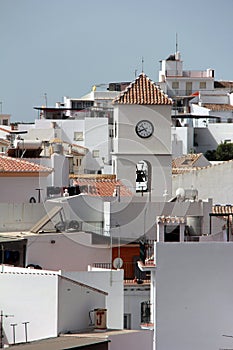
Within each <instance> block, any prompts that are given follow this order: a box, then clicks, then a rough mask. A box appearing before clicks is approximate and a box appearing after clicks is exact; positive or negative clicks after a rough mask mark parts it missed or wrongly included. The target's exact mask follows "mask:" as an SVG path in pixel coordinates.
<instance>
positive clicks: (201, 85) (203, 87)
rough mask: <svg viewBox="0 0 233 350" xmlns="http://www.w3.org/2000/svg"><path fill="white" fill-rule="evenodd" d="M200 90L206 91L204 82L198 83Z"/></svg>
mask: <svg viewBox="0 0 233 350" xmlns="http://www.w3.org/2000/svg"><path fill="white" fill-rule="evenodd" d="M200 89H206V81H201V82H200Z"/></svg>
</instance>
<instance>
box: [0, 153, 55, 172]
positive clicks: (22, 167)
mask: <svg viewBox="0 0 233 350" xmlns="http://www.w3.org/2000/svg"><path fill="white" fill-rule="evenodd" d="M51 172H52V169H50V168H46V167H44V166H42V165H39V164H35V163H31V162H28V161H26V160H23V159H21V158H11V157H6V156H1V155H0V176H4V175H7V174H15V175H16V176H19V174H24V175H25V174H29V173H30V174H34V175H36V174H45V175H46V174H47V175H48V174H49V173H51Z"/></svg>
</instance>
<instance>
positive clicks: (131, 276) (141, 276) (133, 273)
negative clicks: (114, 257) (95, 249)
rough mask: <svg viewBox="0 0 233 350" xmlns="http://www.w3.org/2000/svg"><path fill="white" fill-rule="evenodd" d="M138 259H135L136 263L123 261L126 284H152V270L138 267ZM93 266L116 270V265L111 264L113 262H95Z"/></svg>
mask: <svg viewBox="0 0 233 350" xmlns="http://www.w3.org/2000/svg"><path fill="white" fill-rule="evenodd" d="M137 261H138V260H137ZM137 261H135V263H130V262H124V263H123V266H122V269H123V270H124V284H133V285H138V284H147V285H148V284H150V272H147V271H146V272H144V271H141V270H140V269H139V268H138V265H137ZM92 266H93V267H95V268H99V269H107V270H111V268H112V269H113V270H115V269H114V267H113V266H111V263H94V264H93V265H92Z"/></svg>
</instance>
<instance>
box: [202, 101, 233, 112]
mask: <svg viewBox="0 0 233 350" xmlns="http://www.w3.org/2000/svg"><path fill="white" fill-rule="evenodd" d="M203 107H205V108H208V109H211V110H212V111H217V112H219V111H233V105H230V104H226V103H204V104H203Z"/></svg>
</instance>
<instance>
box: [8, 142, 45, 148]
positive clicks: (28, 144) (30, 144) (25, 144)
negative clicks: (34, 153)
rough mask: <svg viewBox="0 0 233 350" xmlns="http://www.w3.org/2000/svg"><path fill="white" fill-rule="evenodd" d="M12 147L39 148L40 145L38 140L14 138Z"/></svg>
mask: <svg viewBox="0 0 233 350" xmlns="http://www.w3.org/2000/svg"><path fill="white" fill-rule="evenodd" d="M14 147H15V148H18V149H39V148H41V147H42V141H40V140H15V141H14Z"/></svg>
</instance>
